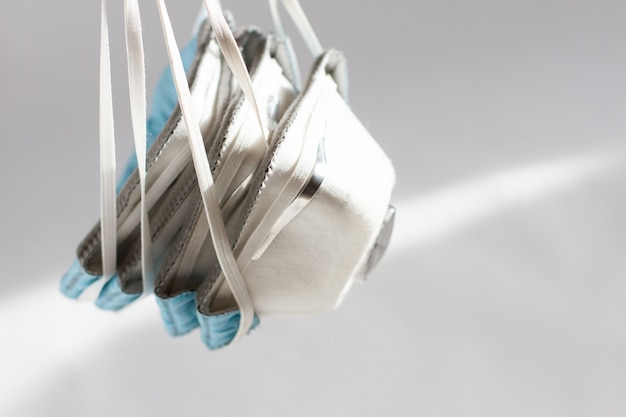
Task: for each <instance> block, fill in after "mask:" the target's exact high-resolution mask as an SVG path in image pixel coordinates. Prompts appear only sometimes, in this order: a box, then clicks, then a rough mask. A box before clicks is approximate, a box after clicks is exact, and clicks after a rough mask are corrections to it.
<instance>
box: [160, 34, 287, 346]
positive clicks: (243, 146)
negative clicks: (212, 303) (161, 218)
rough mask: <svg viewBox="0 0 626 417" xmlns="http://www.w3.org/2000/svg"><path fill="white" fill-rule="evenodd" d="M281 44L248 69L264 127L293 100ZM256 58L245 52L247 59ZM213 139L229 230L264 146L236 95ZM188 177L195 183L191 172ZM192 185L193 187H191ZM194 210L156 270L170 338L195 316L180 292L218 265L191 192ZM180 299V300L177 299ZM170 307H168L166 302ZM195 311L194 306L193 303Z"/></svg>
mask: <svg viewBox="0 0 626 417" xmlns="http://www.w3.org/2000/svg"><path fill="white" fill-rule="evenodd" d="M282 47H283V45H282V44H280V43H279V42H277V41H276V39H275V38H274V37H273V36H269V37H268V38H267V39H266V41H265V42H264V43H263V44H262V45H259V48H258V49H257V51H256V59H254V60H252V62H253V65H252V66H251V67H250V75H251V79H252V86H253V89H254V92H255V96H256V98H257V102H258V103H259V104H260V105H261V107H262V108H263V109H265V115H264V116H265V117H266V121H267V123H268V125H270V126H271V125H275V124H276V123H277V121H278V120H279V119H280V117H281V116H282V114H283V113H284V112H285V111H286V109H287V108H288V106H289V105H290V104H291V102H292V101H293V99H294V98H295V96H296V92H295V88H294V86H293V82H292V77H291V74H290V72H289V69H288V62H285V61H283V60H282V58H281V57H282V56H281V53H282V52H281V48H282ZM251 53H255V52H254V51H253V50H251V49H248V50H246V49H244V56H245V55H246V54H251ZM224 120H225V122H224V124H223V125H222V127H221V129H220V132H219V133H218V135H217V136H218V137H219V138H220V140H216V141H215V142H214V146H212V147H211V148H210V149H209V151H208V156H209V161H210V162H211V164H212V166H213V169H214V174H213V175H214V181H215V185H216V188H217V190H218V195H219V198H220V205H221V207H222V212H223V216H224V220H225V222H226V225H227V228H228V229H231V230H233V229H234V228H235V226H236V225H237V224H238V222H239V221H240V220H239V219H240V217H241V203H242V202H243V200H244V199H245V198H246V196H247V195H248V190H249V186H250V183H251V180H252V178H253V177H254V175H256V173H257V170H258V167H259V166H260V163H261V161H263V160H264V159H265V158H266V154H267V148H268V145H267V143H266V142H265V139H264V137H263V134H262V132H261V130H260V129H259V125H258V120H257V118H256V117H255V114H254V112H253V109H252V107H251V105H250V103H249V102H248V100H247V99H246V97H245V96H244V95H243V93H242V92H239V94H237V95H236V96H235V99H234V100H233V102H232V103H231V106H230V107H229V109H228V111H227V117H226V118H225V119H224ZM191 178H195V176H194V175H193V173H191ZM196 186H197V185H196ZM194 198H195V204H196V206H195V210H194V211H193V215H191V216H189V218H188V221H187V222H186V224H185V225H183V227H182V229H181V231H180V232H179V234H178V238H177V240H176V241H175V242H174V243H173V244H172V245H171V246H172V247H173V250H172V251H171V252H170V254H169V257H168V259H167V260H166V261H165V262H164V263H163V264H162V266H161V268H160V269H159V270H158V271H157V276H156V289H155V292H156V294H157V296H158V297H159V300H158V302H159V305H161V306H162V311H164V312H165V313H166V314H167V318H166V317H165V316H164V322H165V323H168V322H170V323H172V326H168V325H167V324H166V328H167V329H168V331H169V332H170V333H171V334H173V335H178V334H180V329H185V331H186V330H187V327H186V326H185V325H180V323H188V322H191V321H192V320H193V318H195V316H196V312H195V308H194V309H193V310H191V309H190V305H191V304H188V303H182V302H180V300H181V299H185V297H187V296H186V295H184V294H185V293H187V294H189V291H195V290H196V289H197V288H198V286H199V285H200V283H201V282H202V280H204V279H205V278H206V276H207V275H208V274H209V272H210V271H212V270H214V269H215V268H216V265H217V259H216V255H215V251H214V249H213V244H212V241H211V238H210V230H209V226H208V222H207V220H206V217H205V214H204V211H203V205H202V200H201V197H200V195H199V193H197V192H196V193H194ZM181 294H182V295H181ZM170 300H171V306H168V303H170ZM194 307H195V303H194Z"/></svg>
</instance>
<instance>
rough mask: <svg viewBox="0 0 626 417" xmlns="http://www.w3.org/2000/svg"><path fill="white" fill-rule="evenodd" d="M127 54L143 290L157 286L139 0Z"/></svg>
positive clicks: (128, 9)
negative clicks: (148, 188) (148, 189)
mask: <svg viewBox="0 0 626 417" xmlns="http://www.w3.org/2000/svg"><path fill="white" fill-rule="evenodd" d="M124 18H125V22H126V25H125V29H126V30H125V34H126V56H127V59H128V88H129V93H130V95H129V97H130V113H131V118H132V124H133V136H134V139H135V153H136V155H137V170H138V172H139V187H140V195H141V197H140V198H141V203H140V204H141V207H140V211H141V271H142V282H143V293H144V294H150V293H152V292H153V290H154V272H153V261H152V236H151V233H150V223H149V220H148V210H147V206H146V203H147V202H146V130H147V129H146V70H145V58H144V51H143V38H142V34H141V16H140V12H139V4H138V2H137V0H125V1H124Z"/></svg>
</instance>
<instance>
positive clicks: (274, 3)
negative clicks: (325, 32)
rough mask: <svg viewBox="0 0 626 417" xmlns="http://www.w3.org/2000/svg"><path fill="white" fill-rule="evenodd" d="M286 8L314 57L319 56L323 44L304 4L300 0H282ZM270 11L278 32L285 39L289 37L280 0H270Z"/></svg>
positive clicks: (322, 50)
mask: <svg viewBox="0 0 626 417" xmlns="http://www.w3.org/2000/svg"><path fill="white" fill-rule="evenodd" d="M280 2H281V3H282V5H283V7H284V8H285V10H287V13H288V14H289V16H290V17H291V20H292V21H293V23H294V24H295V25H296V28H297V29H298V31H299V32H300V35H301V36H302V39H303V40H304V43H305V44H306V46H307V48H309V51H311V55H313V57H318V56H319V55H321V54H322V52H324V49H323V48H322V44H321V43H320V41H319V39H318V38H317V35H316V34H315V31H314V30H313V27H312V26H311V23H310V22H309V19H308V18H307V17H306V14H305V13H304V10H303V9H302V6H300V3H299V2H298V0H280ZM269 6H270V12H271V14H272V20H273V21H274V27H275V30H276V34H277V35H278V36H280V37H281V38H283V39H288V36H287V33H286V31H285V27H284V26H283V22H282V20H281V18H280V12H279V10H278V0H269Z"/></svg>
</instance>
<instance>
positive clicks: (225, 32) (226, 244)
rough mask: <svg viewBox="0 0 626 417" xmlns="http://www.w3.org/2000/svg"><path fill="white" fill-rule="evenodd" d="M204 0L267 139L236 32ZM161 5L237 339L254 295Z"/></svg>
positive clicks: (249, 320) (249, 318)
mask: <svg viewBox="0 0 626 417" xmlns="http://www.w3.org/2000/svg"><path fill="white" fill-rule="evenodd" d="M204 4H205V7H206V8H207V12H208V17H209V21H210V23H211V26H212V28H213V32H214V34H215V36H216V39H217V42H218V44H219V45H220V48H221V50H222V53H223V54H224V58H225V60H226V63H227V64H228V66H229V67H230V69H231V71H232V72H233V75H234V76H235V78H236V79H237V82H238V83H239V85H240V86H241V88H242V90H243V92H244V94H245V95H246V97H247V99H248V100H249V101H250V102H251V104H252V106H253V108H254V110H255V112H256V116H257V118H258V120H259V125H260V127H261V131H262V133H263V137H264V138H265V139H266V142H267V137H268V129H267V127H266V125H265V123H264V122H263V117H262V116H261V113H260V111H259V107H258V106H257V101H256V98H255V95H254V92H253V89H252V82H251V81H250V75H249V74H248V71H247V69H246V66H245V64H244V62H243V58H242V57H241V53H240V52H239V47H238V46H237V43H236V42H235V39H234V36H233V34H232V32H231V31H230V28H229V26H228V23H227V22H226V20H225V18H224V16H223V14H222V12H221V8H220V6H219V4H218V3H216V1H215V0H205V2H204ZM157 5H158V8H159V14H160V16H161V25H162V28H163V36H164V38H165V43H166V46H167V51H168V55H169V60H170V65H171V68H172V74H173V78H174V85H175V86H176V92H177V94H178V100H179V104H180V108H181V112H182V114H183V119H184V121H185V125H186V126H187V130H188V135H189V145H190V148H191V154H192V158H193V163H194V167H195V169H196V175H197V177H198V186H199V187H200V192H201V195H202V200H203V203H204V208H205V214H206V217H207V220H208V223H209V228H210V232H211V240H212V241H213V245H214V247H215V252H216V255H217V259H218V261H219V264H220V267H221V268H222V272H223V274H224V277H225V279H226V282H227V283H228V285H229V286H230V288H231V291H232V293H233V296H234V298H235V301H236V302H237V305H238V306H239V311H240V321H239V328H238V330H237V333H236V335H235V337H234V339H233V342H231V343H234V342H236V341H238V340H240V339H241V338H242V337H243V336H245V335H246V334H247V333H248V331H249V330H250V328H251V327H252V324H253V321H254V305H253V304H252V299H251V297H250V294H249V293H248V289H247V287H246V284H245V282H244V280H243V277H242V275H241V272H240V270H239V266H238V265H237V261H236V260H235V257H234V254H233V252H232V247H231V244H230V240H229V239H228V234H227V232H226V227H225V225H224V218H223V216H222V211H221V208H220V205H219V200H218V197H217V192H216V189H215V185H214V182H213V177H212V174H211V168H210V166H209V162H208V160H207V156H206V150H205V147H204V142H203V140H202V133H201V132H200V125H199V124H198V122H197V117H196V116H197V115H196V114H195V113H194V108H193V107H192V102H191V93H190V92H189V85H188V83H187V78H186V76H185V72H184V69H183V65H182V61H181V58H180V53H179V51H178V47H177V46H176V40H175V38H174V33H173V29H172V25H171V22H170V19H169V15H168V13H167V8H166V6H165V2H164V0H157Z"/></svg>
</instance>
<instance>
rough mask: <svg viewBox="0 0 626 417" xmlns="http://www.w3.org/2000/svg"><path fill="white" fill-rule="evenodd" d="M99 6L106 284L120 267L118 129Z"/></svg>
mask: <svg viewBox="0 0 626 417" xmlns="http://www.w3.org/2000/svg"><path fill="white" fill-rule="evenodd" d="M100 6H101V20H100V218H101V223H100V234H101V239H102V269H103V272H102V275H103V277H104V279H105V281H104V282H106V281H107V280H108V279H109V278H111V277H112V276H113V275H114V274H115V269H116V265H117V259H116V254H117V247H116V246H117V238H116V228H117V209H116V195H115V133H114V131H115V129H114V123H113V92H112V87H111V85H112V84H111V55H110V50H109V28H108V21H107V3H106V0H102V1H101V4H100Z"/></svg>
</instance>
